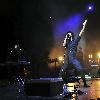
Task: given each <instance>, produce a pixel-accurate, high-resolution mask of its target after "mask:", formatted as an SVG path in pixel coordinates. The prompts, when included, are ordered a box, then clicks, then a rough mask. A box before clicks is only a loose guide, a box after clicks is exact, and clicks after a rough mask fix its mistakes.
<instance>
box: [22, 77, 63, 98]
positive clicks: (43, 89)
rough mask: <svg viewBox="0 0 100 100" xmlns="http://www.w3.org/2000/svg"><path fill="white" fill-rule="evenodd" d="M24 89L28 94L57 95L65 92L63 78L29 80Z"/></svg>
mask: <svg viewBox="0 0 100 100" xmlns="http://www.w3.org/2000/svg"><path fill="white" fill-rule="evenodd" d="M24 91H25V94H26V95H28V96H44V97H51V96H56V95H59V94H60V93H62V92H63V80H62V79H60V78H40V79H31V80H27V81H26V82H25V85H24Z"/></svg>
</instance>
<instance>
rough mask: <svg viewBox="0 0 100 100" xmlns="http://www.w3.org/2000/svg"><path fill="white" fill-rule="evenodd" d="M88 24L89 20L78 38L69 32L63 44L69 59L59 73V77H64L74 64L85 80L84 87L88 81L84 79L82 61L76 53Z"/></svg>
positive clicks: (65, 60)
mask: <svg viewBox="0 0 100 100" xmlns="http://www.w3.org/2000/svg"><path fill="white" fill-rule="evenodd" d="M86 22H87V20H85V22H84V23H83V28H82V30H81V32H80V33H79V34H77V35H76V37H75V35H74V33H73V32H72V31H68V32H67V34H66V37H65V40H64V43H63V46H64V47H65V51H66V53H65V55H67V57H65V59H64V65H63V66H62V68H61V70H60V73H59V77H62V76H63V74H64V73H65V72H66V69H67V67H68V66H69V65H70V64H72V65H73V66H74V67H75V68H76V69H77V70H78V71H80V72H81V77H82V78H83V81H84V85H86V81H85V78H84V73H83V69H82V65H81V63H80V61H79V60H78V59H77V57H76V53H77V46H78V43H79V41H80V39H81V36H82V33H83V32H84V29H85V25H86Z"/></svg>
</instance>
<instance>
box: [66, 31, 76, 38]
mask: <svg viewBox="0 0 100 100" xmlns="http://www.w3.org/2000/svg"><path fill="white" fill-rule="evenodd" d="M68 33H71V35H72V39H74V33H73V32H72V31H68V32H67V34H66V35H68Z"/></svg>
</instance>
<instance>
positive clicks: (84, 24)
mask: <svg viewBox="0 0 100 100" xmlns="http://www.w3.org/2000/svg"><path fill="white" fill-rule="evenodd" d="M86 23H87V20H85V21H84V23H83V28H82V30H81V31H80V33H79V36H81V35H82V33H83V32H84V29H85V26H86Z"/></svg>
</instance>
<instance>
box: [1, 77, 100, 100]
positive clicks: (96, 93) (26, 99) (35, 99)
mask: <svg viewBox="0 0 100 100" xmlns="http://www.w3.org/2000/svg"><path fill="white" fill-rule="evenodd" d="M87 83H88V84H89V85H90V87H88V88H83V87H81V88H79V89H80V90H82V91H84V92H85V93H86V94H83V95H79V96H77V97H75V98H76V99H75V98H66V99H63V98H62V97H61V96H59V95H58V96H54V97H42V96H26V95H23V94H20V95H18V94H17V92H16V87H15V86H14V85H10V86H7V87H0V100H97V98H100V79H93V80H91V81H87ZM98 100H99V99H98Z"/></svg>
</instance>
